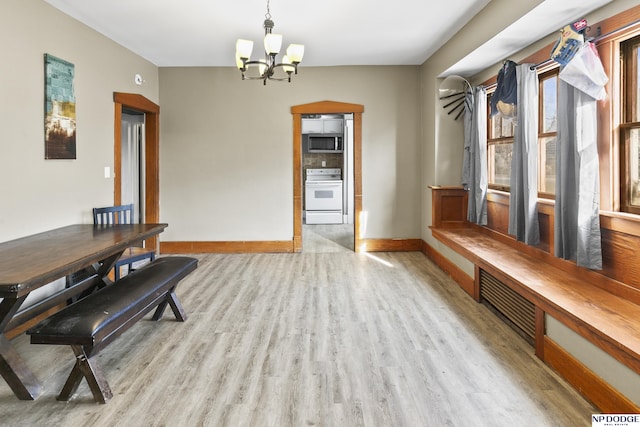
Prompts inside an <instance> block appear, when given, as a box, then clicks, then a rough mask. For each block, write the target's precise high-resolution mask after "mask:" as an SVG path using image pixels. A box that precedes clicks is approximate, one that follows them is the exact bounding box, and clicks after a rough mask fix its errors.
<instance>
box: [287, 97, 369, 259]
mask: <svg viewBox="0 0 640 427" xmlns="http://www.w3.org/2000/svg"><path fill="white" fill-rule="evenodd" d="M363 112H364V105H360V104H348V103H344V102H336V101H320V102H313V103H311V104H302V105H295V106H293V107H291V114H292V115H293V252H302V115H303V114H353V175H354V176H353V190H354V198H355V200H354V218H353V226H354V230H353V237H354V242H353V248H354V250H355V251H356V252H360V249H361V248H360V246H361V237H360V214H361V211H362V113H363Z"/></svg>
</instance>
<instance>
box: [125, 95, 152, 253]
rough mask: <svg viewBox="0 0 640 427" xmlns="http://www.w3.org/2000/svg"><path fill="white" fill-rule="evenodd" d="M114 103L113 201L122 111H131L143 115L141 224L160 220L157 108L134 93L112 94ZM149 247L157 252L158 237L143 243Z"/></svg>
mask: <svg viewBox="0 0 640 427" xmlns="http://www.w3.org/2000/svg"><path fill="white" fill-rule="evenodd" d="M113 101H114V104H115V117H114V137H113V139H114V150H113V151H114V159H113V160H114V161H113V169H114V174H115V178H114V184H113V185H114V189H113V199H114V200H113V202H114V204H115V205H119V204H121V202H122V111H123V109H132V110H135V111H138V112H141V113H144V129H145V131H144V151H145V157H144V158H145V160H144V202H145V209H144V218H141V222H146V223H158V222H159V221H160V203H159V193H160V185H159V182H160V178H159V175H160V107H159V106H158V105H157V104H155V103H153V102H151V101H150V100H148V99H147V98H145V97H144V96H142V95H139V94H134V93H120V92H114V93H113ZM146 245H147V247H149V248H155V250H156V251H157V252H159V250H160V247H159V244H158V237H157V236H154V237H152V238H149V239H148V240H147V241H146Z"/></svg>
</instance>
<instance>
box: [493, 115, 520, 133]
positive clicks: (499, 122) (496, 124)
mask: <svg viewBox="0 0 640 427" xmlns="http://www.w3.org/2000/svg"><path fill="white" fill-rule="evenodd" d="M514 124H515V120H514V119H511V118H509V119H506V118H504V116H502V114H496V115H495V116H493V117H491V128H492V130H493V133H492V134H491V138H509V137H512V136H513V126H514Z"/></svg>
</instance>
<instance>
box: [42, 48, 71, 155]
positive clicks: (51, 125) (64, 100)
mask: <svg viewBox="0 0 640 427" xmlns="http://www.w3.org/2000/svg"><path fill="white" fill-rule="evenodd" d="M44 70H45V83H44V93H45V101H44V104H45V105H44V110H45V113H44V152H45V155H44V156H45V159H75V158H76V100H75V96H74V93H73V77H74V73H75V70H74V65H73V64H72V63H70V62H67V61H64V60H62V59H60V58H56V57H55V56H53V55H49V54H45V55H44Z"/></svg>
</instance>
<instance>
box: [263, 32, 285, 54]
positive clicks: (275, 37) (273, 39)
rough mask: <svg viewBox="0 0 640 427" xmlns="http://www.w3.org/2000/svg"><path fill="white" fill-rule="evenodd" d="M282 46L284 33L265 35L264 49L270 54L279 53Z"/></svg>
mask: <svg viewBox="0 0 640 427" xmlns="http://www.w3.org/2000/svg"><path fill="white" fill-rule="evenodd" d="M281 47H282V34H271V33H269V34H267V35H266V36H264V50H265V51H266V52H267V53H268V54H269V55H277V54H278V53H280V48H281Z"/></svg>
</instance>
